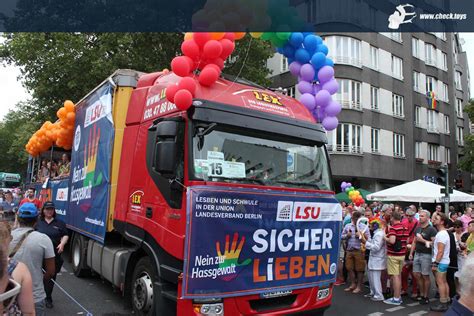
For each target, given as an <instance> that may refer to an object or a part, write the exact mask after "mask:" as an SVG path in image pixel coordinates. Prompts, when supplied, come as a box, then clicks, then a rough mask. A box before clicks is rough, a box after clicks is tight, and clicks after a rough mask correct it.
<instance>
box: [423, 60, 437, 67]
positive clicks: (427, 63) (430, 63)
mask: <svg viewBox="0 0 474 316" xmlns="http://www.w3.org/2000/svg"><path fill="white" fill-rule="evenodd" d="M425 64H426V65H428V66H433V67H436V59H431V58H427V59H426V60H425Z"/></svg>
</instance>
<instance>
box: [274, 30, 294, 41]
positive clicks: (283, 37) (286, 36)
mask: <svg viewBox="0 0 474 316" xmlns="http://www.w3.org/2000/svg"><path fill="white" fill-rule="evenodd" d="M290 35H291V33H290V32H277V33H276V36H277V37H278V38H279V39H281V40H284V41H287V40H288V39H289V38H290Z"/></svg>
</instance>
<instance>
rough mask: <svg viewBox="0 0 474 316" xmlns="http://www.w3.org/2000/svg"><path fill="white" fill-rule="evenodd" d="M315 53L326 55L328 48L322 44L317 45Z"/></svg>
mask: <svg viewBox="0 0 474 316" xmlns="http://www.w3.org/2000/svg"><path fill="white" fill-rule="evenodd" d="M317 51H318V52H321V53H323V54H324V55H327V54H328V51H329V49H328V47H327V46H326V45H324V44H319V45H318V48H317Z"/></svg>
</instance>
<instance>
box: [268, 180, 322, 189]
mask: <svg viewBox="0 0 474 316" xmlns="http://www.w3.org/2000/svg"><path fill="white" fill-rule="evenodd" d="M275 182H276V183H281V184H292V185H298V186H310V187H314V188H316V189H320V187H319V185H317V184H315V183H310V182H298V181H275Z"/></svg>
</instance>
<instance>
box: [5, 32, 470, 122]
mask: <svg viewBox="0 0 474 316" xmlns="http://www.w3.org/2000/svg"><path fill="white" fill-rule="evenodd" d="M461 37H462V38H464V40H465V44H464V45H463V49H464V51H466V53H467V58H468V63H469V65H470V71H471V79H472V80H471V93H472V94H473V96H474V75H472V73H474V33H462V34H461ZM19 75H20V69H19V68H18V67H15V66H4V65H1V64H0V96H1V98H0V120H1V119H2V118H3V117H4V116H5V114H7V113H8V110H9V109H12V108H14V106H15V104H17V103H18V102H20V101H27V100H28V99H29V98H31V96H30V94H29V93H28V92H27V91H26V90H25V89H24V88H23V86H22V85H21V82H20V80H18V76H19Z"/></svg>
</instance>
